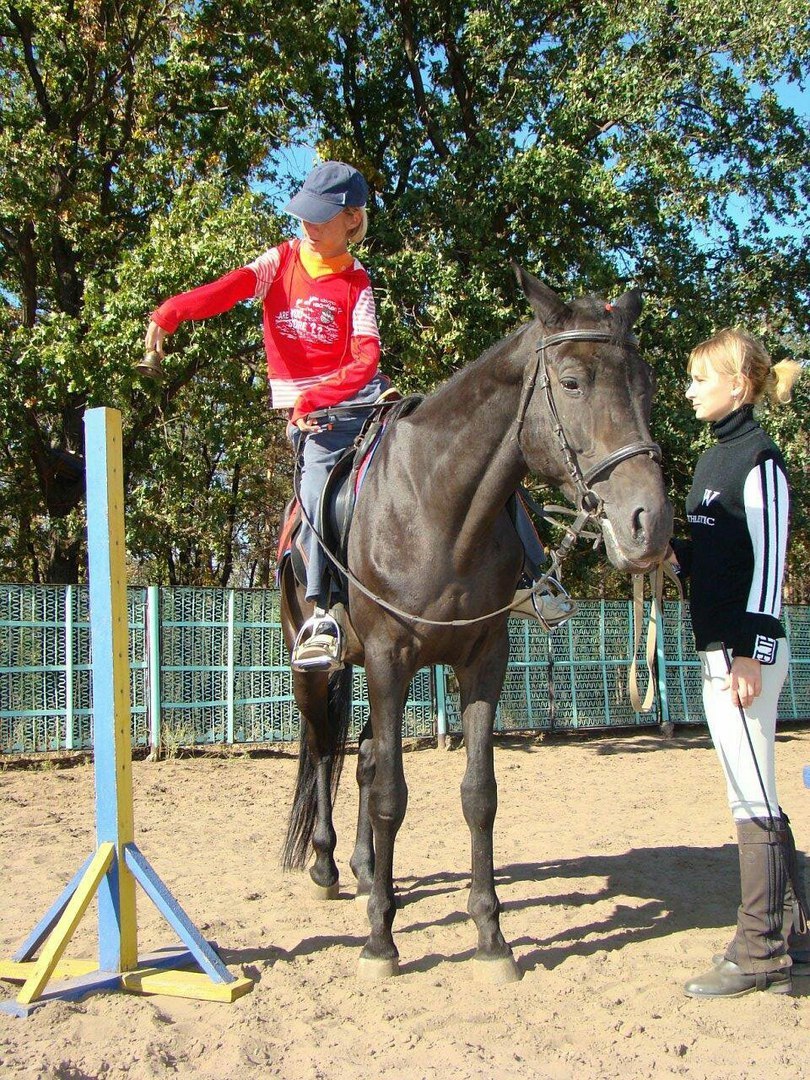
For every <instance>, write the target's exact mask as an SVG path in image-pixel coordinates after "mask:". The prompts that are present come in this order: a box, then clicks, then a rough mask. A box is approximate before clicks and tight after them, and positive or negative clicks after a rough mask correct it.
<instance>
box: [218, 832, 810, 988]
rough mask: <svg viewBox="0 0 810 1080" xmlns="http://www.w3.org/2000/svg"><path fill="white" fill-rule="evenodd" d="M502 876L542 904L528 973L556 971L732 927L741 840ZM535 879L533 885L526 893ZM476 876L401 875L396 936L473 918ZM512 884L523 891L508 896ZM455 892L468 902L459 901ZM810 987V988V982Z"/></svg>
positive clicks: (316, 949) (531, 903) (314, 942)
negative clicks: (549, 927)
mask: <svg viewBox="0 0 810 1080" xmlns="http://www.w3.org/2000/svg"><path fill="white" fill-rule="evenodd" d="M495 878H496V880H495V884H496V888H497V889H498V895H499V897H500V899H501V909H502V911H503V912H504V913H509V912H525V911H527V910H532V909H533V910H535V911H536V913H537V925H538V931H537V933H532V934H523V935H521V936H518V937H517V938H513V939H511V944H512V946H513V947H515V948H516V949H520V950H521V955H520V967H521V970H522V971H523V972H524V973H525V972H529V971H534V970H536V969H538V968H542V969H544V970H546V971H553V970H554V969H555V968H557V967H558V966H559V965H560V964H562V963H564V962H565V961H566V960H569V959H570V958H571V957H577V956H578V957H585V958H587V957H590V956H594V955H595V954H598V953H605V952H608V953H609V952H615V951H617V950H619V949H621V948H623V947H625V946H626V945H631V944H633V945H637V944H639V943H642V942H644V941H650V940H654V939H656V938H665V937H669V936H671V935H673V934H677V933H681V932H683V931H688V930H700V929H716V930H722V929H724V928H729V927H731V926H732V925H733V923H734V921H735V919H736V907H737V903H738V896H739V863H738V851H737V846H736V844H725V845H723V846H722V847H693V846H686V845H675V846H672V847H643V848H632V849H631V850H629V851H625V852H620V853H617V854H612V855H600V854H590V855H583V856H579V857H577V858H571V859H551V860H546V861H542V862H521V863H510V864H508V865H506V866H503V867H501V868H499V869H498V870H497V871H496V875H495ZM567 881H570V882H572V883H573V882H577V885H576V886H574V885H572V887H571V888H570V889H568V890H565V891H560V888H559V886H560V883H561V882H562V883H565V882H567ZM583 881H585V882H586V884H582V882H583ZM527 883H528V884H529V885H530V886H532V888H530V890H529V893H530V894H529V895H528V896H527V895H525V893H526V888H525V886H526V885H527ZM469 884H470V876H469V873H468V872H439V873H436V874H429V875H426V876H423V877H413V878H409V877H400V878H399V879H398V880H397V882H396V892H397V904H398V907H399V909H400V919H401V924H400V925H399V926H398V930H397V934H398V936H401V937H402V939H405V937H406V936H407V935H408V934H415V933H419V932H422V931H425V930H430V929H434V930H435V929H436V928H437V927H442V926H448V927H449V926H454V925H458V924H463V923H467V922H469V921H470V918H469V915H468V914H467V911H466V902H467V891H468V888H469ZM512 891H519V892H520V893H521V894H524V895H521V896H520V898H518V899H510V892H512ZM439 895H445V896H447V897H448V898H450V902H451V905H452V909H451V910H449V911H448V912H447V914H446V915H444V916H442V917H440V918H432V919H430V920H423V919H419V918H418V917H413V918H409V915H413V916H417V915H418V907H417V905H418V904H419V902H420V901H422V900H425V899H429V898H433V897H436V896H439ZM454 896H457V900H458V901H460V902H454V901H453V897H454ZM610 900H613V901H614V906H613V910H612V911H611V912H610V914H609V915H607V916H603V917H599V918H593V917H590V913H591V912H592V910H593V907H594V905H596V904H600V905H603V904H604V902H605V901H610ZM352 902H353V901H352ZM558 905H563V906H564V907H566V908H567V909H569V910H570V922H569V925H568V926H567V927H566V928H565V929H563V930H556V931H555V932H553V933H549V934H543V932H542V923H543V910H544V909H547V908H551V907H554V906H558ZM323 910H324V913H325V919H328V910H329V906H328V905H324V907H323ZM557 921H558V920H556V919H555V923H556V922H557ZM366 937H367V931H366V927H365V925H364V924H363V925H362V926H361V928H359V929H358V933H357V934H346V933H342V934H333V935H330V934H328V933H326V934H320V935H315V936H312V937H308V938H304V939H302V940H301V941H300V942H299V943H298V944H297V945H296V946H294V947H293V948H291V949H282V948H274V947H268V948H266V949H245V950H227V951H226V950H223V953H222V956H223V960H224V961H225V962H226V963H228V964H236V965H242V967H243V970H244V971H245V974H247V975H249V976H250V977H252V978H254V979H255V980H257V981H258V980H259V979H260V978H261V976H262V974H263V973H264V972H266V971H267V970H268V969H269V968H270V967H272V966H273V965H274V964H275V963H276V962H278V961H279V960H286V961H292V960H294V959H296V958H300V957H305V956H311V955H315V954H317V953H320V952H322V951H323V950H326V949H329V948H334V947H336V946H337V947H342V948H348V949H353V950H356V951H358V952H359V950H360V949H362V947H363V945H364V943H365V941H366ZM474 953H475V949H474V947H473V945H472V942H471V944H470V947H469V948H467V949H464V950H462V951H459V952H448V953H438V952H433V953H429V954H426V955H424V956H421V957H419V958H418V959H415V960H409V961H406V962H403V963H402V964H401V966H400V971H401V973H402V974H407V973H409V972H428V971H430V970H432V969H434V968H437V967H439V966H440V965H442V964H446V963H463V962H466V961H468V960H470V959H472V957H473V955H474ZM803 981H807V982H808V983H809V984H810V980H800V981H799V983H798V985H797V983H796V982H795V981H794V993H796V992H797V991H799V992H801V991H804V990H805V987H804V986H803V985H802V983H803ZM806 992H807V993H808V994H810V985H808V986H807V987H806ZM802 996H804V994H802Z"/></svg>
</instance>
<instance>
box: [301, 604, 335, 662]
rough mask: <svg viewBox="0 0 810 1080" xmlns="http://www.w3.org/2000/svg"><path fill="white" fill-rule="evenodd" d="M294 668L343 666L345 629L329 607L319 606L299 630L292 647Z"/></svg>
mask: <svg viewBox="0 0 810 1080" xmlns="http://www.w3.org/2000/svg"><path fill="white" fill-rule="evenodd" d="M290 667H291V668H292V669H293V671H326V672H332V671H337V670H338V669H339V668H342V667H343V631H342V630H341V629H340V623H339V622H338V621H337V619H335V618H334V616H332V615H330V614H329V612H328V611H323V610H322V609H321V608H316V609H315V613H314V614H313V615H312V616H310V618H308V619H307V620H306V622H305V623H304V624H303V626H302V627H301V629H300V630H299V631H298V635H297V637H296V639H295V644H294V645H293V648H292V657H291V659H290Z"/></svg>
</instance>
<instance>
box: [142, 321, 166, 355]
mask: <svg viewBox="0 0 810 1080" xmlns="http://www.w3.org/2000/svg"><path fill="white" fill-rule="evenodd" d="M168 336H169V335H168V333H167V332H166V331H165V330H164V329H163V327H162V326H158V324H157V323H156V322H155V321H154V320H150V322H149V326H148V327H147V330H146V341H145V343H144V344H145V346H146V351H147V352H148V353H150V352H156V353H157V354H158V356H159V357H160V358H161V360H162V359H163V357H164V355H165V354H164V352H163V342H164V341H165V340H166V338H167V337H168Z"/></svg>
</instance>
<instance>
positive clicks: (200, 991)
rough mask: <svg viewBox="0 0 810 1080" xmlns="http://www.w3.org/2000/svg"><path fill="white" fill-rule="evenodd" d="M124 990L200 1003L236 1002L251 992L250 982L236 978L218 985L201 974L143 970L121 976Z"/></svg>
mask: <svg viewBox="0 0 810 1080" xmlns="http://www.w3.org/2000/svg"><path fill="white" fill-rule="evenodd" d="M121 985H122V987H123V988H124V990H130V991H132V992H133V993H136V994H165V995H166V996H167V997H183V998H196V999H198V1000H200V1001H225V1002H230V1001H235V1000H236V999H237V998H240V997H242V996H243V995H244V994H249V993H250V991H251V990H252V989H253V980H252V979H246V978H237V979H234V981H233V982H229V983H217V982H214V981H213V980H212V979H209V977H208V976H207V975H206V974H205V973H204V972H202V971H180V970H174V971H160V970H159V969H157V968H143V969H141V970H139V971H126V972H124V974H123V975H122V976H121Z"/></svg>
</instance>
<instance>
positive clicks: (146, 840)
mask: <svg viewBox="0 0 810 1080" xmlns="http://www.w3.org/2000/svg"><path fill="white" fill-rule="evenodd" d="M777 762H778V776H779V786H780V797H781V799H782V803H783V805H784V806H785V808H786V809H787V810H788V812H789V813H790V815H791V817H792V819H793V824H794V830H795V833H796V837H797V840H798V844H799V847H800V848H802V849H805V850H806V849H808V848H810V790H808V789H806V788H805V787H804V786H803V783H802V767H803V766H804V765H806V764H808V763H810V727H805V728H800V727H794V728H790V729H786V730H782V731H780V735H779V739H778V748H777ZM464 764H465V756H464V751H463V749H461V748H458V747H456V748H454V749H451V750H448V751H443V752H439V751H437V750H436V749H434V748H424V747H422V748H419V749H415V750H413V751H412V752H410V753H408V754H407V756H406V760H405V766H406V776H407V779H408V784H409V788H410V804H409V809H408V815H407V817H406V820H405V824H404V826H403V828H402V831H401V832H400V837H399V843H398V847H397V861H396V885H397V889H398V892H399V897H400V901H401V906H400V910H399V912H398V915H397V920H396V923H395V934H396V939H397V943H398V947H399V950H400V954H401V974H400V976H399V977H398V978H396V979H392V980H388V981H387V982H384V983H377V984H375V983H365V982H360V981H358V979H357V977H356V966H357V958H358V954H359V952H360V949H361V947H362V945H363V942H364V940H365V937H366V933H367V930H366V916H365V912H364V911H363V909H362V908H361V907H359V906H358V905H356V904H355V903H354V902H353V900H352V899H351V896H352V878H351V872H350V871H349V869H348V858H349V854H350V852H351V847H352V842H353V836H354V819H355V808H356V797H355V787H354V777H353V771H354V759H353V757H350V758H349V759H348V761H347V767H346V771H345V773H344V778H343V782H342V786H341V790H340V794H339V796H338V803H337V808H336V824H337V829H338V836H339V842H338V861H339V864H340V866H341V873H342V874H343V879H342V882H341V885H342V888H341V897H340V899H339V900H338V901H336V902H334V903H323V902H318V901H316V900H315V899H314V898H313V897H312V896H311V894H310V891H309V888H308V881H309V877H308V875H306V874H294V875H284V874H282V873H281V872H280V870H279V866H278V852H279V849H280V845H281V841H282V837H283V833H284V826H285V822H286V816H287V807H288V804H289V798H290V793H291V791H292V787H293V782H294V776H295V769H296V761H295V758H294V755H293V754H292V753H289V754H274V755H266V756H257V757H254V758H249V757H247V756H233V757H222V758H213V757H208V758H198V759H196V760H191V759H186V760H182V759H175V760H170V761H164V762H160V763H150V762H136V763H135V765H134V785H135V835H136V841H137V843H138V845H139V846H140V848H141V850H142V851H143V852H144V854H145V855H146V856H147V858H148V859H149V860H150V862H151V863H152V865H153V866H154V867H155V869H156V870H157V871H158V873H159V874H160V875H161V877H162V878H163V880H164V882H165V883H166V885H167V886H168V887H169V889H170V890H171V891H172V893H173V894H174V896H175V897H176V899H177V900H178V901H179V902H180V903H181V904H182V906H183V907H184V908H185V909H186V911H187V912H188V914H189V915H190V916H191V918H192V919H193V920H194V922H195V923H196V925H197V926H198V927H199V928H200V929H201V930H202V931H203V932H204V933H205V935H206V936H207V937H208V938H210V939H212V940H215V941H217V942H218V944H219V947H220V950H221V952H222V955H223V958H224V959H225V961H226V962H227V963H228V965H229V966H230V968H231V970H232V971H234V972H235V973H240V972H243V973H245V974H248V975H250V976H252V977H253V978H254V979H255V980H256V986H255V989H254V990H253V992H252V993H251V994H249V995H248V996H246V997H243V998H241V999H240V1000H238V1001H237V1002H235V1003H234V1004H230V1005H223V1004H215V1003H210V1002H199V1001H190V1000H181V999H176V998H168V997H138V996H133V995H126V994H121V993H116V994H97V995H94V996H92V997H89V998H86V999H85V1000H84V1001H82V1002H79V1003H65V1002H55V1003H51V1004H48V1005H47V1006H45V1007H43V1008H41V1009H39V1010H37V1011H36V1012H35V1013H34V1014H33V1015H32V1016H31V1017H29V1018H28V1019H25V1020H21V1019H15V1018H12V1017H9V1016H7V1015H5V1014H2V1013H0V1075H1V1076H4V1077H8V1078H9V1080H10V1078H12V1077H13V1078H14V1080H35V1078H36V1080H46V1078H47V1080H51V1078H53V1080H82V1078H90V1077H92V1078H94V1080H95V1078H101V1077H103V1078H110V1077H114V1078H117V1077H131V1078H132V1080H140V1078H146V1077H170V1076H171V1077H177V1076H180V1077H192V1076H194V1077H200V1078H214V1080H248V1078H252V1077H267V1076H280V1077H284V1078H285V1080H299V1078H301V1080H304V1078H306V1080H310V1078H312V1080H315V1078H319V1080H333V1078H334V1080H338V1078H341V1080H342V1078H345V1077H354V1076H358V1077H369V1078H374V1077H383V1076H385V1077H397V1078H403V1080H421V1078H434V1077H435V1078H439V1077H441V1078H442V1080H472V1078H480V1077H497V1078H504V1080H512V1078H514V1080H518V1078H519V1080H533V1078H542V1080H546V1078H548V1080H582V1078H591V1077H594V1078H596V1077H599V1078H602V1077H605V1078H608V1077H610V1078H612V1077H617V1078H618V1077H621V1078H623V1080H635V1078H640V1077H667V1076H678V1077H687V1078H694V1080H697V1078H701V1080H702V1078H704V1077H705V1078H708V1077H711V1078H712V1080H723V1078H728V1080H746V1078H751V1080H754V1078H757V1080H760V1078H763V1077H776V1076H778V1077H779V1078H780V1080H792V1078H799V1077H808V1076H810V1037H809V1035H810V978H805V979H796V980H794V988H795V989H794V994H793V995H792V996H787V995H771V994H752V995H748V996H746V997H743V998H740V999H736V1000H729V1001H715V1002H698V1001H693V1000H691V999H689V998H687V997H685V996H684V995H683V993H682V984H683V982H684V981H685V980H686V979H687V978H688V977H689V976H691V975H693V974H696V973H698V972H701V971H703V970H705V969H706V968H707V967H708V965H709V961H710V957H711V955H712V953H713V952H714V951H716V950H718V949H721V948H722V947H723V946H724V945H725V943H726V940H727V939H728V937H729V935H730V933H731V928H732V925H733V922H734V919H735V910H736V905H737V902H738V885H737V880H738V879H737V865H736V848H735V846H734V844H733V830H732V825H731V822H730V818H729V814H728V810H727V807H726V804H725V798H724V790H723V784H722V782H721V780H720V776H719V767H718V765H717V763H716V760H715V758H714V753H713V751H712V749H711V746H710V744H709V742H708V738H707V736H706V734H705V732H704V731H703V730H688V731H679V732H678V733H677V734H676V736H675V738H674V739H672V740H668V741H667V740H663V739H662V738H660V737H659V735H658V734H657V732H655V731H654V730H653V731H647V732H634V733H629V734H614V735H611V736H591V737H581V736H580V737H577V736H556V737H553V738H545V739H542V738H538V739H533V738H520V739H509V738H501V739H500V740H499V742H498V745H497V750H496V765H497V773H498V779H499V796H500V807H499V812H498V819H497V823H496V861H497V865H498V867H499V870H498V892H499V896H500V899H501V902H502V905H503V915H502V926H503V929H504V933H505V934H506V937H507V938H508V940H510V941H511V942H512V944H513V946H514V951H515V956H516V958H517V960H518V963H519V965H520V968H521V969H522V971H523V973H524V978H523V980H522V982H520V983H517V984H514V985H511V986H506V987H495V988H493V987H491V986H486V985H481V984H479V983H477V982H476V981H474V977H473V972H472V965H471V964H470V962H469V961H470V957H471V955H472V952H473V947H474V942H475V934H474V928H473V926H472V923H471V922H470V920H469V919H468V917H467V915H466V902H467V887H468V874H469V838H468V833H467V828H466V825H465V824H464V819H463V817H462V813H461V805H460V799H459V784H460V782H461V778H462V773H463V769H464ZM93 804H94V792H93V771H92V766H91V765H89V764H86V763H85V764H81V765H78V766H76V765H74V766H72V767H69V768H56V767H54V766H53V765H50V766H49V765H47V764H46V765H44V766H40V767H38V768H32V769H27V770H20V769H17V768H5V770H4V771H0V957H1V958H4V959H8V958H10V957H11V954H12V953H13V952H14V950H15V949H16V947H17V946H18V944H19V943H20V942H21V941H22V939H23V938H24V937H25V935H26V934H27V932H28V931H29V930H30V928H31V927H32V926H33V925H34V923H35V922H36V921H37V920H38V918H39V917H40V916H41V915H42V914H44V912H45V911H46V910H47V909H48V908H49V907H50V905H51V903H52V901H53V899H54V898H55V897H56V895H57V894H58V893H59V891H61V889H62V888H63V887H64V885H65V884H66V883H67V881H68V880H69V879H70V877H71V876H72V874H73V873H74V871H75V870H76V869H77V868H78V866H79V865H80V864H81V862H82V861H83V859H84V857H85V856H86V855H87V854H89V853H90V851H91V850H93V847H94V839H95V838H94V824H93V821H94V817H93V815H94V807H93ZM138 926H139V942H140V946H141V951H142V952H145V951H147V950H149V949H151V948H156V947H160V946H163V945H168V944H173V943H174V942H175V941H176V939H175V938H174V936H173V934H172V931H171V930H170V929H169V927H168V925H167V924H166V923H165V922H164V921H163V920H162V918H161V917H160V916H159V915H158V913H157V911H156V909H155V908H154V907H153V906H152V904H151V903H150V901H149V900H148V899H147V898H146V896H145V895H144V894H143V893H139V908H138ZM95 943H96V919H95V911H94V910H93V911H91V912H88V915H87V916H86V917H85V919H84V920H83V921H82V923H81V924H80V926H79V928H78V930H77V933H76V935H75V938H74V941H73V942H72V943H71V946H70V948H69V950H68V953H69V955H71V956H75V957H92V956H94V954H95V948H96V944H95ZM14 992H15V988H14V987H13V986H12V985H11V984H8V983H4V984H0V996H6V997H11V996H13V995H14Z"/></svg>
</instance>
